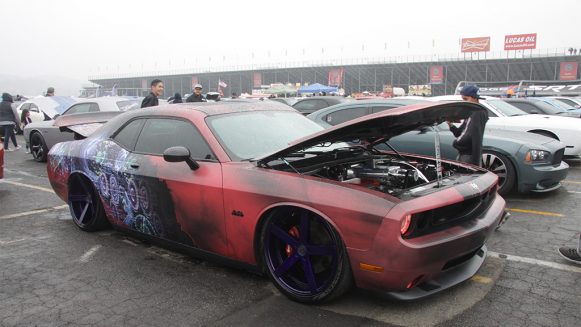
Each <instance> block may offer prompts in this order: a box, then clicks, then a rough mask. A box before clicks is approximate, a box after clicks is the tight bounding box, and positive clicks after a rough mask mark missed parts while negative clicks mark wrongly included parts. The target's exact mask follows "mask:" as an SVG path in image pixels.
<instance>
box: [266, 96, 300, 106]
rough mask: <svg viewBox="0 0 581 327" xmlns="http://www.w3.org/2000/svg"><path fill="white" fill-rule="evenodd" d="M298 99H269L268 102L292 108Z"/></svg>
mask: <svg viewBox="0 0 581 327" xmlns="http://www.w3.org/2000/svg"><path fill="white" fill-rule="evenodd" d="M299 99H300V98H269V99H268V100H270V101H276V102H280V103H283V104H286V105H287V106H291V107H292V105H293V104H295V103H297V101H298V100H299Z"/></svg>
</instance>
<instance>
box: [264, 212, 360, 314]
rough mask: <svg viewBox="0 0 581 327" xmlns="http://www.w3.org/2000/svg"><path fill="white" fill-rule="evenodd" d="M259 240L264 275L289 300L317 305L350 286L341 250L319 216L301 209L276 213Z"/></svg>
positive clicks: (267, 223)
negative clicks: (264, 270) (265, 273)
mask: <svg viewBox="0 0 581 327" xmlns="http://www.w3.org/2000/svg"><path fill="white" fill-rule="evenodd" d="M261 236H262V238H261V240H262V242H261V244H262V248H261V253H262V259H263V262H264V263H265V265H266V271H267V273H268V275H269V277H270V279H271V281H272V282H273V283H274V285H275V286H276V287H277V288H278V289H279V290H280V291H281V292H282V293H283V294H284V295H286V296H287V297H288V298H290V299H291V300H294V301H297V302H302V303H321V302H325V301H329V300H331V299H333V298H335V297H338V296H339V295H341V294H343V293H344V292H345V291H347V290H348V289H349V287H350V286H351V280H352V276H351V268H350V264H349V259H348V257H347V252H346V250H345V246H344V245H343V242H342V241H341V238H340V237H339V235H338V233H337V232H336V231H335V229H334V228H333V227H332V226H331V225H330V224H329V223H328V222H327V221H325V220H324V219H323V218H321V217H320V216H318V215H316V214H313V213H312V212H309V211H307V210H304V209H297V208H290V209H281V210H278V211H276V212H274V213H273V214H272V215H271V216H270V218H269V219H268V220H267V221H266V223H265V224H264V227H263V229H262V234H261Z"/></svg>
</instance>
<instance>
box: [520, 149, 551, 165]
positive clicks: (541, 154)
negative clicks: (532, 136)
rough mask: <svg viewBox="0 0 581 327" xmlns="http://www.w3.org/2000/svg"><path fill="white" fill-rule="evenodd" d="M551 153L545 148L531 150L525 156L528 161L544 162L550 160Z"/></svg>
mask: <svg viewBox="0 0 581 327" xmlns="http://www.w3.org/2000/svg"><path fill="white" fill-rule="evenodd" d="M550 156H551V154H550V153H549V152H548V151H543V150H529V152H527V154H526V156H525V162H527V163H543V162H549V158H550Z"/></svg>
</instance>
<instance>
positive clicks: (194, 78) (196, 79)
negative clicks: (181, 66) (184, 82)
mask: <svg viewBox="0 0 581 327" xmlns="http://www.w3.org/2000/svg"><path fill="white" fill-rule="evenodd" d="M196 84H198V77H197V76H192V90H193V89H194V85H196Z"/></svg>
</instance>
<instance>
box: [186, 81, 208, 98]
mask: <svg viewBox="0 0 581 327" xmlns="http://www.w3.org/2000/svg"><path fill="white" fill-rule="evenodd" d="M186 102H207V100H206V98H204V96H203V95H202V85H201V84H196V85H195V86H194V93H193V94H192V95H190V96H189V97H188V98H187V99H186Z"/></svg>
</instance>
